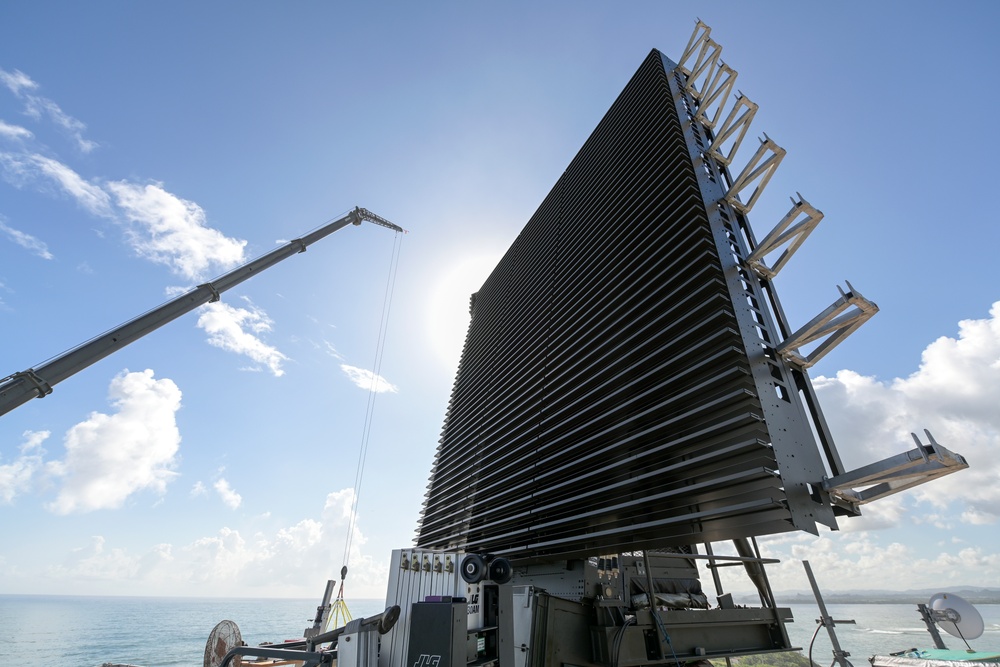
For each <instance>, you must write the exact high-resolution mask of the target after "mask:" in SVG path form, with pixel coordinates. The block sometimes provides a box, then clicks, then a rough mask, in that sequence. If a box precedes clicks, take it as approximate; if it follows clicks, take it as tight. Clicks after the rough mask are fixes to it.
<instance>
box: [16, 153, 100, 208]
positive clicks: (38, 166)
mask: <svg viewBox="0 0 1000 667" xmlns="http://www.w3.org/2000/svg"><path fill="white" fill-rule="evenodd" d="M0 169H3V174H4V178H6V179H7V180H8V181H9V182H10V183H12V184H13V185H15V186H18V187H20V186H21V185H23V184H24V183H25V182H27V181H31V180H35V179H37V178H39V177H46V178H48V179H50V180H52V181H54V182H55V183H56V185H58V186H59V187H60V188H61V189H62V190H63V191H64V192H65V193H66V194H68V195H70V196H71V197H73V198H74V199H75V200H76V201H77V203H78V204H80V206H82V207H83V208H85V209H86V210H87V211H89V212H90V213H92V214H93V215H96V216H101V217H110V216H111V207H110V198H109V197H108V193H106V192H105V191H104V190H102V189H101V188H100V186H97V185H94V184H93V183H88V182H87V181H85V180H84V179H83V178H82V177H81V176H80V175H79V174H78V173H76V172H75V171H73V170H72V169H70V168H69V167H68V166H66V165H65V164H63V163H62V162H59V161H58V160H53V159H52V158H49V157H45V156H44V155H39V154H38V153H0Z"/></svg>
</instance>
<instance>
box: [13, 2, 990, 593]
mask: <svg viewBox="0 0 1000 667" xmlns="http://www.w3.org/2000/svg"><path fill="white" fill-rule="evenodd" d="M696 17H700V18H701V19H702V20H703V21H705V22H706V23H707V24H709V25H710V26H711V27H712V29H713V32H712V36H713V38H715V39H716V40H717V41H718V42H719V43H721V44H722V46H723V59H724V60H725V62H727V63H728V64H729V65H731V66H732V67H733V68H735V69H736V70H737V71H738V72H739V80H738V84H737V87H738V88H739V89H740V90H742V91H743V92H744V93H745V94H746V95H747V96H749V97H750V98H751V99H753V100H754V101H755V102H757V103H758V104H759V105H760V111H759V112H758V114H757V117H756V120H755V121H754V124H753V127H752V128H751V132H752V134H754V135H757V136H759V135H761V134H762V133H764V132H766V133H767V134H768V136H770V137H771V138H773V139H774V140H775V141H776V142H777V143H778V144H779V145H781V146H782V147H784V148H785V149H786V150H787V151H788V155H787V157H786V158H785V160H784V161H783V163H782V165H781V167H780V168H779V170H778V172H777V173H776V175H775V176H774V178H773V179H772V180H771V182H770V184H769V185H768V187H767V190H766V191H765V193H764V195H763V197H762V199H761V200H760V202H759V203H758V205H757V206H756V207H755V209H754V211H753V213H752V214H751V219H752V221H753V224H754V226H755V229H756V230H757V233H758V236H762V235H763V234H764V233H765V232H766V231H767V230H769V229H770V227H771V226H773V224H775V223H776V222H777V220H778V219H779V218H780V217H781V216H782V215H783V214H784V213H785V212H786V210H787V208H788V197H789V196H794V194H795V193H796V192H801V193H802V195H803V196H804V197H805V198H807V199H808V200H809V201H810V202H811V203H812V204H813V205H815V206H816V207H818V208H819V209H821V210H822V211H823V212H824V213H825V215H826V218H825V220H824V221H823V223H822V224H821V225H820V227H819V228H818V229H817V230H816V232H814V233H813V235H812V236H811V237H810V238H809V240H808V241H807V242H806V244H805V246H803V248H802V249H801V250H800V251H799V253H798V254H797V255H796V256H795V258H794V260H793V261H792V263H791V264H790V265H789V266H788V267H787V268H786V269H785V270H784V271H783V272H782V274H781V275H780V276H779V277H778V279H777V286H778V289H779V294H780V297H781V300H782V303H783V305H784V308H785V310H786V313H787V315H788V317H789V319H790V321H791V322H792V323H793V325H795V324H801V323H804V322H806V321H807V320H808V319H809V318H810V317H812V316H813V315H814V314H815V313H817V312H819V311H820V310H821V309H822V308H824V307H825V306H826V305H828V304H829V303H830V302H832V301H833V300H834V299H835V298H836V296H837V292H836V285H837V284H838V283H840V284H843V281H844V280H845V279H847V280H850V281H851V282H852V284H853V285H854V286H855V287H856V288H857V289H858V290H859V291H861V292H862V293H863V294H864V295H865V296H866V297H868V298H870V299H872V300H873V301H875V302H877V303H878V304H879V306H880V308H881V312H880V313H879V314H878V315H877V316H876V317H875V318H874V319H873V320H871V321H870V322H869V323H868V324H866V325H865V326H864V327H863V328H862V329H861V330H860V331H859V332H858V333H856V334H855V335H854V336H852V337H851V338H850V339H849V340H848V341H847V342H845V343H844V344H842V345H841V346H840V347H838V348H837V349H836V350H835V351H834V352H833V353H831V354H830V355H829V356H828V357H827V358H825V359H824V360H823V361H822V362H821V363H820V364H819V365H818V366H816V367H815V368H814V369H813V372H812V376H813V378H814V381H815V383H816V385H817V387H818V388H819V392H820V396H821V400H822V401H823V405H824V408H825V410H826V413H827V417H828V419H829V420H830V422H831V425H832V428H833V429H834V435H835V437H836V439H837V443H838V446H839V448H840V450H841V452H842V454H843V456H844V458H845V460H846V462H847V463H848V464H851V465H861V464H864V463H868V462H871V461H873V460H875V459H877V458H881V457H884V456H888V455H891V454H894V453H898V452H901V451H904V450H906V449H909V448H910V447H912V443H911V442H910V440H909V436H908V433H909V432H910V431H917V432H920V431H921V429H923V428H929V429H930V430H931V431H932V432H933V433H934V434H935V436H936V438H937V439H938V440H939V441H940V442H941V443H942V444H945V445H946V446H948V447H950V448H951V449H953V450H955V451H957V452H960V453H962V454H964V455H965V456H966V457H967V458H968V459H969V460H970V462H971V463H972V469H970V470H967V471H963V472H960V473H958V474H956V475H953V476H951V477H949V478H945V479H943V480H940V481H938V482H935V483H933V484H932V485H929V486H927V487H925V488H922V489H919V490H916V491H913V492H908V493H905V494H901V495H899V496H896V497H894V498H892V499H889V500H886V501H883V502H882V503H879V504H878V505H877V506H872V509H871V510H869V511H868V512H866V516H865V517H864V518H862V519H860V520H855V521H849V522H844V523H843V529H842V530H841V531H838V532H835V533H831V532H824V533H823V534H822V535H821V536H820V537H818V538H817V537H813V536H811V535H798V534H795V535H784V536H779V537H775V538H770V539H767V540H764V542H763V543H764V546H765V549H766V550H767V553H768V554H769V555H773V556H776V557H780V558H782V559H783V560H784V562H783V563H782V565H780V566H779V567H778V568H777V572H775V573H773V574H772V582H773V583H774V585H775V587H776V588H779V589H782V588H804V587H805V579H804V577H803V576H802V574H801V565H800V564H799V559H801V558H809V559H810V561H811V562H812V564H813V567H814V569H815V570H816V572H817V576H818V577H819V578H820V581H821V582H823V583H825V584H826V585H827V587H828V588H830V589H838V588H865V587H878V588H898V589H903V588H908V587H914V586H928V587H930V586H937V585H942V586H944V585H947V584H982V585H997V584H998V582H1000V548H998V546H1000V545H998V531H997V520H998V518H1000V485H998V484H997V483H996V482H997V479H998V477H1000V411H998V410H997V408H996V405H997V403H998V399H1000V305H995V304H1000V283H998V281H997V280H996V278H995V276H994V273H993V271H992V270H991V269H992V264H993V260H994V255H995V247H996V244H997V242H998V241H1000V233H998V232H997V226H996V224H995V221H994V220H993V216H992V215H991V214H990V212H989V211H990V209H991V203H992V200H993V195H994V193H995V191H996V186H995V179H996V168H995V166H994V158H995V156H996V154H997V152H998V149H1000V140H998V130H997V126H996V124H995V123H994V122H993V120H992V119H993V116H994V115H995V110H996V109H997V107H998V101H1000V100H998V96H997V91H996V89H995V86H993V85H991V81H990V78H989V77H990V76H991V73H992V72H993V70H994V68H995V65H996V64H997V63H998V62H1000V52H998V51H1000V49H998V46H997V42H996V39H995V37H994V33H995V31H996V29H997V27H998V26H1000V20H998V18H1000V17H998V10H997V9H995V8H994V5H993V4H992V3H986V2H981V3H971V2H970V3H960V4H958V5H954V6H951V7H950V8H946V7H945V6H944V5H943V4H941V3H930V2H927V3H923V2H918V3H905V4H901V3H865V4H862V3H835V4H834V3H826V4H816V3H808V4H807V3H793V2H770V3H752V4H748V3H738V2H732V3H728V2H720V3H712V4H701V3H690V4H681V3H668V2H627V3H614V4H612V3H598V2H572V3H569V2H563V3H560V2H554V3H546V4H544V5H539V4H536V3H519V2H514V3H503V4H502V5H498V4H486V3H469V2H464V3H458V2H456V3H439V2H430V3H395V4H394V3H370V4H366V5H364V6H358V7H352V6H350V5H348V4H347V3H318V2H301V3H294V4H292V3H280V4H279V3H261V2H250V3H244V2H241V3H235V2H220V3H211V4H209V5H207V6H206V5H205V4H203V3H184V2H181V3H169V4H168V3H161V4H156V3H69V2H41V3H5V4H4V5H3V6H2V7H0V350H2V354H0V361H2V362H3V365H4V368H2V369H0V375H6V374H8V373H13V372H16V371H20V370H24V369H26V368H29V367H31V366H33V365H36V364H38V363H40V362H42V361H44V360H46V359H48V358H50V357H52V356H54V355H56V354H58V353H60V352H62V351H64V350H66V349H68V348H70V347H73V346H75V345H77V344H79V343H81V342H83V341H85V340H87V339H88V338H90V337H92V336H94V335H96V334H98V333H100V332H102V331H105V330H107V329H109V328H111V327H113V326H115V325H117V324H119V323H121V322H123V321H125V320H127V319H129V318H131V317H133V316H135V315H137V314H139V313H141V312H144V311H145V310H147V309H149V308H151V307H153V306H155V305H157V304H158V303H160V302H162V301H164V300H165V299H167V298H168V297H169V296H170V295H172V294H174V293H176V291H177V290H178V289H181V288H186V287H190V286H192V285H195V284H197V283H199V282H203V281H204V280H207V279H210V278H212V277H213V276H215V275H218V274H220V273H222V272H223V271H225V270H226V269H227V268H228V267H230V266H232V265H233V263H234V262H236V261H239V259H241V258H245V259H249V258H251V257H254V256H257V255H259V254H261V253H263V252H265V251H267V250H269V249H270V248H272V247H273V246H274V245H275V244H276V243H278V242H279V241H282V240H287V239H290V238H295V237H297V236H299V235H301V234H303V233H305V232H306V231H308V230H310V229H312V228H314V227H316V226H318V225H320V224H321V223H323V222H324V221H326V220H328V219H331V218H335V217H338V216H339V215H341V214H342V213H343V212H345V211H346V210H348V209H350V208H352V207H354V206H356V205H360V206H364V207H367V208H369V209H371V210H372V211H374V212H376V213H378V214H380V215H382V216H384V217H386V218H388V219H390V220H392V221H393V222H395V223H397V224H399V225H401V226H402V227H405V228H406V229H408V230H409V231H410V233H409V234H407V235H406V236H405V237H403V238H402V245H401V252H400V263H399V269H398V271H399V273H398V276H399V278H398V280H397V283H396V287H395V292H394V296H393V301H392V309H391V314H390V322H389V330H388V334H387V343H386V348H385V356H384V359H383V360H382V365H381V367H380V371H381V375H382V377H383V378H384V382H385V384H384V385H380V386H382V387H383V388H384V389H386V391H383V392H380V393H379V394H378V395H377V398H376V401H375V412H374V417H373V420H372V426H371V435H370V440H369V454H368V459H367V466H366V473H365V478H364V484H363V487H362V490H361V494H360V499H359V500H360V503H359V516H358V522H357V526H356V533H355V538H354V540H353V542H352V549H353V553H352V555H351V557H350V566H351V575H350V576H349V579H348V591H349V594H353V595H355V596H356V597H381V596H382V595H383V594H384V590H385V581H384V576H385V571H386V568H387V567H388V558H389V552H390V550H391V549H392V548H397V547H403V546H408V545H409V544H410V541H411V538H412V536H413V531H414V529H415V527H416V523H417V517H418V513H419V509H420V504H421V501H422V499H423V493H424V489H425V485H426V482H427V476H428V473H429V471H430V466H431V462H432V459H433V454H434V450H435V447H436V445H437V438H438V435H439V432H440V428H441V424H442V421H443V418H444V413H445V408H446V406H447V401H448V397H449V394H450V389H451V382H452V379H453V375H454V371H455V368H456V365H457V360H458V355H459V353H460V350H461V343H462V339H463V337H464V333H465V327H466V313H467V308H468V296H469V294H470V293H471V292H473V291H475V290H476V289H477V288H478V286H479V284H480V283H481V282H482V280H483V279H484V278H485V276H486V275H487V274H488V273H489V271H490V269H491V268H492V266H493V265H494V263H495V262H496V260H497V259H498V258H499V257H500V255H501V254H502V253H503V251H504V250H505V249H506V248H507V246H508V245H509V244H510V242H511V241H512V240H513V239H514V237H515V236H516V234H517V233H518V231H519V230H520V229H521V227H522V226H523V224H524V223H525V222H526V221H527V219H528V217H529V216H530V215H531V214H532V213H533V211H534V210H535V208H536V207H537V206H538V204H539V203H540V202H541V200H542V198H543V197H544V195H545V194H546V193H547V192H548V191H549V189H550V188H551V187H552V185H553V184H554V182H555V180H556V179H557V177H558V176H559V174H560V173H561V171H562V169H563V168H564V167H565V166H566V165H567V164H568V162H569V161H570V159H571V158H572V157H573V155H574V154H575V152H576V151H577V150H578V149H579V148H580V146H581V145H582V143H583V142H584V140H585V139H586V137H587V136H588V134H589V133H590V131H591V130H592V129H593V127H594V126H595V125H596V124H597V122H598V121H599V120H600V118H601V116H602V115H603V113H604V112H605V111H606V110H607V108H608V106H610V104H611V102H612V101H613V100H614V99H615V97H616V96H617V94H618V93H619V92H620V90H621V89H622V87H623V86H624V85H625V83H626V82H627V81H628V79H629V78H630V77H631V75H632V74H633V72H634V71H635V70H636V69H637V68H638V66H639V64H640V63H641V61H642V60H643V58H644V57H645V55H646V54H647V53H648V52H649V50H650V49H651V48H654V47H655V48H659V49H660V50H662V51H664V52H665V53H666V54H667V55H668V56H670V57H672V58H674V59H677V58H679V57H680V53H681V51H682V50H683V48H684V46H685V44H686V43H687V40H688V37H689V36H690V34H691V31H692V29H693V27H694V22H695V19H696ZM748 145H749V142H748ZM748 158H749V154H748V153H744V154H742V157H737V161H736V163H737V164H741V159H742V160H743V161H745V160H746V159H748ZM608 233H609V234H613V233H614V221H609V224H608ZM397 240H399V239H397V238H396V237H394V235H393V233H392V232H390V231H388V230H385V229H382V228H379V227H375V226H371V225H365V226H362V227H360V228H349V229H346V230H343V231H341V232H338V233H337V234H335V235H334V236H333V237H330V238H329V239H327V240H324V241H322V242H321V243H319V244H317V245H316V246H314V247H313V248H311V249H310V250H309V251H308V252H307V253H305V254H304V255H297V256H295V257H293V258H291V259H289V260H287V261H286V262H284V263H282V264H281V265H279V266H277V267H275V268H273V269H270V270H269V271H268V272H267V273H266V274H264V275H262V276H259V277H257V278H255V279H254V280H252V281H250V282H248V283H245V284H244V285H242V286H240V287H239V288H237V289H234V290H233V291H231V292H229V293H227V294H226V295H225V298H224V299H223V303H224V304H225V305H224V306H218V307H215V308H213V309H209V310H206V311H202V312H197V313H192V314H190V315H188V316H186V317H185V318H183V319H181V320H178V321H176V322H174V323H172V324H170V325H168V326H167V327H166V328H164V329H162V330H160V331H158V332H156V333H154V334H152V335H150V336H148V337H147V338H145V339H143V340H142V341H140V342H138V343H136V344H134V345H132V346H131V347H129V348H127V349H125V350H123V351H122V352H120V353H118V354H116V355H113V356H112V357H109V358H107V359H105V360H103V361H101V362H99V363H97V364H95V365H94V366H92V367H91V368H89V369H87V370H86V371H84V372H82V373H80V374H79V375H77V376H75V377H74V378H72V379H70V380H67V381H66V382H64V383H62V384H60V385H58V386H57V387H56V390H55V392H54V393H53V394H52V395H51V396H50V397H48V398H46V399H44V400H37V401H32V402H30V403H28V404H26V405H24V406H22V407H21V408H18V409H17V410H15V411H14V412H12V413H10V414H8V415H6V416H4V417H2V418H0V525H2V526H3V527H4V529H5V530H4V533H5V535H7V539H5V540H4V541H3V542H2V543H0V593H79V594H108V595H113V594H150V595H240V596H262V595H263V596H267V595H274V596H283V597H291V596H308V597H315V596H318V595H320V594H321V592H322V589H323V585H324V582H325V580H326V579H327V578H329V577H332V576H335V574H336V573H337V572H338V571H339V569H340V566H341V565H342V564H343V560H344V559H343V553H344V544H345V539H346V536H347V531H348V527H347V521H346V513H345V507H348V506H349V504H350V499H351V489H352V487H353V485H354V477H355V466H356V462H357V456H358V452H359V448H360V445H361V441H362V434H363V431H364V426H365V411H366V405H367V403H368V391H367V388H368V383H366V382H365V381H364V380H363V379H362V380H361V381H360V382H356V381H355V379H357V378H358V377H359V373H360V376H361V377H362V378H363V377H364V373H363V371H365V370H371V369H372V368H373V360H374V359H375V354H376V345H375V341H376V339H377V337H378V328H379V319H380V314H381V310H382V303H383V294H384V291H385V285H386V279H387V274H388V269H389V266H390V262H391V253H392V250H393V246H394V243H396V242H397ZM359 385H362V386H359ZM899 562H906V563H910V564H912V565H913V567H912V568H911V569H906V568H901V567H899V566H898V563H899ZM847 572H850V573H851V576H850V577H845V576H844V575H845V573H847Z"/></svg>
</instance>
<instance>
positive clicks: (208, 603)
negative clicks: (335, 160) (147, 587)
mask: <svg viewBox="0 0 1000 667" xmlns="http://www.w3.org/2000/svg"><path fill="white" fill-rule="evenodd" d="M317 603H318V600H292V599H208V598H142V597H76V596H47V595H0V651H2V663H3V664H9V665H58V666H59V667H100V665H102V664H103V663H105V662H113V663H123V664H133V665H140V666H141V667H169V666H174V665H185V666H190V667H200V666H201V665H202V664H203V656H204V652H205V642H206V640H207V639H208V635H209V633H210V632H211V631H212V628H213V627H215V625H216V624H217V623H218V622H219V621H222V620H231V621H235V622H236V623H237V625H239V628H240V632H241V634H242V636H243V640H244V641H245V642H246V643H248V644H251V645H256V644H260V643H262V642H265V641H270V642H281V641H284V640H285V639H294V638H299V637H301V636H302V631H303V629H304V628H306V627H307V626H311V625H312V619H313V617H314V616H315V614H316V605H317ZM348 606H349V608H350V610H351V613H352V614H353V616H354V617H355V618H358V617H367V616H372V615H374V614H377V613H379V612H381V611H382V610H383V608H384V603H383V601H382V600H354V601H351V600H348ZM779 606H787V607H789V608H791V610H792V614H793V616H794V618H795V622H794V623H791V624H789V625H788V626H787V628H788V633H789V637H790V638H791V640H792V643H793V645H795V646H799V647H801V648H802V649H803V653H808V649H809V643H810V639H811V637H812V635H813V631H814V630H815V628H816V622H815V621H816V619H817V618H818V616H819V611H818V609H817V608H816V607H815V605H805V604H791V605H780V604H779ZM827 608H828V611H829V612H830V614H831V615H832V616H833V617H834V619H836V620H838V621H839V620H855V621H856V624H853V625H850V624H841V625H838V627H837V636H838V637H839V639H840V643H841V646H842V648H843V649H844V650H846V651H849V652H850V654H851V658H850V660H851V661H852V662H853V663H854V664H855V665H856V666H858V667H864V665H866V663H867V658H868V657H869V656H870V655H872V654H875V653H883V654H884V653H888V652H892V651H901V650H904V649H908V648H911V647H921V648H927V647H930V646H931V645H932V644H931V640H930V636H929V635H928V634H927V632H926V630H925V629H924V625H923V622H922V621H921V620H920V615H919V614H918V613H917V611H916V605H908V604H831V605H828V606H827ZM976 608H977V609H978V610H979V612H980V613H981V614H982V615H983V619H984V621H985V624H986V631H985V633H984V634H983V636H982V637H981V638H980V639H977V640H974V641H971V642H970V643H971V644H972V647H973V648H974V649H977V650H982V651H986V650H1000V605H995V604H994V605H989V604H983V605H976ZM943 636H944V637H945V642H946V643H947V644H948V646H949V647H950V648H955V649H957V648H961V647H962V646H963V645H962V642H961V640H959V639H955V638H953V637H951V636H950V635H943ZM813 660H814V661H815V662H816V663H818V664H819V665H824V666H825V665H829V664H831V663H832V647H831V644H830V640H829V638H828V636H827V633H826V630H825V629H821V630H820V633H819V635H818V636H817V638H816V642H815V644H814V646H813Z"/></svg>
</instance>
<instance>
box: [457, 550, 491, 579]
mask: <svg viewBox="0 0 1000 667" xmlns="http://www.w3.org/2000/svg"><path fill="white" fill-rule="evenodd" d="M485 578H486V561H485V560H483V557H482V556H480V555H479V554H468V555H467V556H466V557H465V558H463V559H462V579H464V580H465V583H467V584H478V583H479V582H480V581H482V580H483V579H485Z"/></svg>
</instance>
